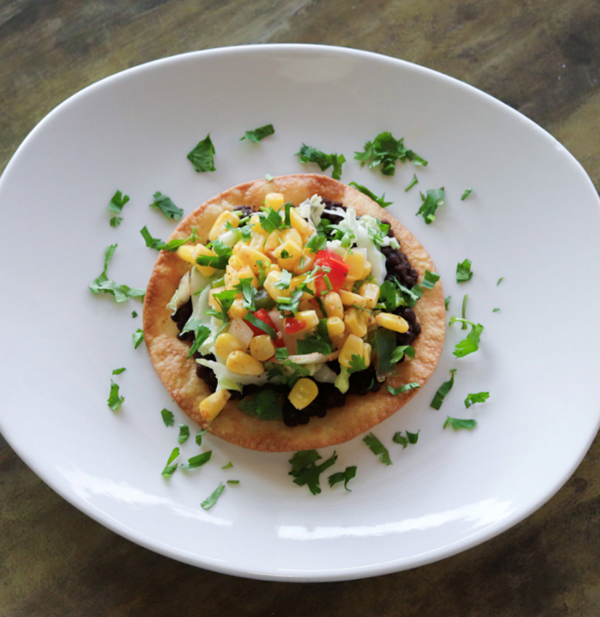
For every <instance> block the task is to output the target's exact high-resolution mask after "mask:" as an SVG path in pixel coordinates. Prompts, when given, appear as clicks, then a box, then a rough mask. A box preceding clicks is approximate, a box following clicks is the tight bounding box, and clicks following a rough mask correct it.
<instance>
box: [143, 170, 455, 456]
mask: <svg viewBox="0 0 600 617" xmlns="http://www.w3.org/2000/svg"><path fill="white" fill-rule="evenodd" d="M175 238H179V239H186V238H187V239H188V241H187V242H186V243H185V244H183V245H181V246H179V247H178V248H177V249H176V250H175V251H173V252H168V251H164V250H163V251H161V253H160V255H159V257H158V259H157V261H156V265H155V267H154V270H153V272H152V276H151V278H150V282H149V284H148V288H147V292H146V297H145V301H144V335H145V341H146V345H147V347H148V351H149V354H150V358H151V360H152V363H153V365H154V367H155V369H156V371H157V373H158V375H159V377H160V379H161V380H162V382H163V384H164V385H165V387H166V388H167V390H168V391H169V392H170V393H171V395H172V396H173V398H174V399H175V401H176V402H177V404H178V405H179V406H180V407H181V409H182V410H183V411H184V412H185V413H186V414H187V415H188V416H190V417H191V418H192V419H193V420H194V421H195V422H197V423H198V424H199V425H200V426H202V427H203V428H208V430H209V431H210V432H211V433H212V434H214V435H217V436H218V437H221V438H222V439H225V440H226V441H229V442H231V443H235V444H237V445H240V446H242V447H245V448H250V449H253V450H261V451H266V452H284V451H293V450H307V449H313V448H322V447H326V446H329V445H334V444H339V443H342V442H345V441H348V440H349V439H352V438H353V437H356V436H357V435H359V434H361V433H363V432H365V431H367V430H369V429H370V428H371V427H373V426H374V425H376V424H378V423H379V422H381V421H382V420H384V419H385V418H387V417H389V416H390V415H392V414H393V413H394V412H396V411H398V409H400V408H401V407H402V406H403V405H405V404H406V403H407V402H408V401H409V400H410V399H411V398H412V397H413V396H415V394H416V393H417V387H418V386H423V384H425V382H426V381H427V380H428V379H429V377H430V376H431V374H432V373H433V371H434V369H435V367H436V364H437V362H438V359H439V357H440V354H441V351H442V347H443V344H444V335H445V306H444V294H443V290H442V286H441V283H440V282H439V281H437V282H435V281H436V279H437V278H438V277H436V276H435V275H434V276H431V275H430V274H427V280H426V281H425V283H427V284H426V285H423V284H421V285H420V284H419V283H423V279H424V277H425V276H426V271H429V273H433V272H435V267H434V265H433V263H432V261H431V259H430V257H429V255H428V254H427V252H426V251H425V249H424V248H423V246H422V245H421V244H420V243H419V241H418V240H417V239H416V238H415V237H414V236H413V235H412V234H411V233H410V232H409V231H408V230H407V229H406V228H405V227H404V226H403V225H402V224H401V223H399V222H398V221H396V220H395V219H394V218H392V217H391V216H390V214H389V213H388V212H387V211H385V210H383V209H382V208H380V207H379V206H378V205H377V204H376V203H375V202H374V201H373V200H372V199H370V198H369V197H367V196H366V195H364V194H363V193H361V192H360V191H358V190H356V189H354V188H352V187H349V186H346V185H345V184H342V183H341V182H338V181H336V180H333V179H331V178H328V177H326V176H321V175H313V174H296V175H289V176H280V177H276V178H274V179H272V180H270V181H266V180H257V181H254V182H247V183H244V184H240V185H238V186H235V187H233V188H231V189H229V190H227V191H224V192H222V193H220V194H219V195H217V196H215V197H213V198H212V199H209V200H208V201H207V202H205V203H204V204H202V205H201V206H200V207H198V208H197V209H196V210H195V211H194V212H192V213H191V214H190V215H189V216H187V217H186V218H185V219H184V220H182V221H181V223H180V224H179V225H178V227H177V228H176V230H175V231H174V233H173V234H172V236H171V239H175ZM432 281H433V282H432ZM386 386H389V388H388V387H386ZM402 386H405V388H402ZM390 389H391V390H392V391H394V392H398V391H399V390H403V391H402V392H401V393H400V394H395V395H394V394H392V392H390Z"/></svg>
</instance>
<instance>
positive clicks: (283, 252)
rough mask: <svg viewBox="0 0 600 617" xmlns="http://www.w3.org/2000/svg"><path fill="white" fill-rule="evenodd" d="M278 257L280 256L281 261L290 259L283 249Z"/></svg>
mask: <svg viewBox="0 0 600 617" xmlns="http://www.w3.org/2000/svg"><path fill="white" fill-rule="evenodd" d="M280 256H281V259H289V258H290V254H289V253H288V252H287V251H286V250H285V249H283V251H281V255H280Z"/></svg>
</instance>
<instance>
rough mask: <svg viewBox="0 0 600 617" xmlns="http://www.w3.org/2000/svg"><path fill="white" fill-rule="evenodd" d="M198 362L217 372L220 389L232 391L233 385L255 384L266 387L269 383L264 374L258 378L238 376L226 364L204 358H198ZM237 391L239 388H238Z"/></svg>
mask: <svg viewBox="0 0 600 617" xmlns="http://www.w3.org/2000/svg"><path fill="white" fill-rule="evenodd" d="M196 362H197V363H198V364H202V365H203V366H206V367H208V368H210V369H212V370H213V371H214V372H215V375H216V376H217V380H218V381H219V389H221V390H223V389H225V388H226V389H227V390H232V389H233V388H232V387H231V386H232V383H233V384H236V385H238V386H239V385H243V386H248V385H250V384H254V385H257V386H264V385H265V384H266V383H267V374H266V373H263V374H262V375H259V376H258V377H255V376H254V375H238V374H237V373H232V372H231V371H230V370H229V369H228V368H227V367H226V366H225V365H224V364H221V363H220V362H215V361H214V360H205V359H204V358H197V359H196ZM235 389H236V390H238V389H239V388H238V387H236V388H235Z"/></svg>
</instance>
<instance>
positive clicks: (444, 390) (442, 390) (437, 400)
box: [429, 368, 456, 410]
mask: <svg viewBox="0 0 600 617" xmlns="http://www.w3.org/2000/svg"><path fill="white" fill-rule="evenodd" d="M454 373H456V369H455V368H453V369H450V380H449V381H445V382H444V383H443V384H442V385H441V386H440V387H439V388H438V391H437V392H436V393H435V396H434V397H433V400H432V401H431V404H430V405H429V406H430V407H433V408H434V409H438V410H439V408H440V407H441V406H442V403H443V402H444V399H445V398H446V395H447V394H448V392H450V390H452V386H453V385H454Z"/></svg>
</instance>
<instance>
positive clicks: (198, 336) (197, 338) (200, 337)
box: [181, 319, 210, 358]
mask: <svg viewBox="0 0 600 617" xmlns="http://www.w3.org/2000/svg"><path fill="white" fill-rule="evenodd" d="M184 332H193V333H194V342H193V343H192V346H191V347H190V348H189V350H188V354H187V357H188V358H191V357H192V356H193V355H194V354H195V353H196V352H197V351H198V349H200V346H201V345H202V343H204V341H206V339H207V338H208V337H209V336H210V328H208V327H207V326H203V325H201V323H200V320H199V319H193V320H190V321H188V323H186V324H185V326H184V327H183V330H182V331H181V333H182V334H183V333H184Z"/></svg>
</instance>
